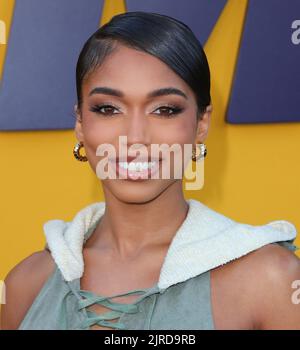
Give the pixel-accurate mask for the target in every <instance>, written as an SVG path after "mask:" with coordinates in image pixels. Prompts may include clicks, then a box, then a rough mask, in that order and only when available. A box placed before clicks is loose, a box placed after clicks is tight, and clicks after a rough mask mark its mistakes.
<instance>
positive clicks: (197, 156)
mask: <svg viewBox="0 0 300 350" xmlns="http://www.w3.org/2000/svg"><path fill="white" fill-rule="evenodd" d="M197 150H198V153H199V154H197ZM206 154H207V148H206V145H205V143H200V144H196V145H194V147H193V152H192V160H193V161H194V162H197V161H200V160H201V159H204V158H205V157H206Z"/></svg>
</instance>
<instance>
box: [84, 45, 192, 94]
mask: <svg viewBox="0 0 300 350" xmlns="http://www.w3.org/2000/svg"><path fill="white" fill-rule="evenodd" d="M99 85H105V86H110V87H114V88H118V89H120V90H124V92H125V93H126V94H129V95H130V93H131V92H132V93H136V92H137V91H138V92H139V93H145V94H147V93H148V92H149V91H150V90H153V89H155V88H159V87H165V86H169V85H171V86H173V87H177V88H180V89H181V90H183V91H184V92H185V93H186V95H192V94H193V92H192V90H191V89H190V87H189V86H188V84H186V82H185V81H184V80H183V79H182V78H181V77H180V76H179V75H178V74H176V73H175V72H174V71H173V70H172V69H171V68H170V67H169V66H168V65H167V64H165V63H164V62H163V61H162V60H160V59H159V58H157V57H155V56H153V55H150V54H148V53H146V52H143V51H138V50H135V49H132V48H128V47H126V46H123V45H118V46H117V47H116V49H115V51H113V53H111V54H110V55H109V56H108V57H107V58H106V59H105V60H104V62H103V63H102V64H101V66H100V67H98V68H97V69H96V70H95V71H94V72H92V73H91V74H90V75H89V76H88V78H87V79H86V81H85V82H84V84H83V89H92V88H93V87H96V86H99Z"/></svg>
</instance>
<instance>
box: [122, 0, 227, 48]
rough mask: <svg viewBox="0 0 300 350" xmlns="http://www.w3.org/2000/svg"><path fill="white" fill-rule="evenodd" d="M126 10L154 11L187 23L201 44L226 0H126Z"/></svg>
mask: <svg viewBox="0 0 300 350" xmlns="http://www.w3.org/2000/svg"><path fill="white" fill-rule="evenodd" d="M126 4H127V11H146V12H156V13H160V14H163V15H168V16H171V17H174V18H175V19H178V20H180V21H182V22H183V23H185V24H187V25H188V26H189V27H190V28H191V29H192V31H193V32H194V33H195V35H196V37H197V38H198V40H199V41H200V42H201V44H203V45H204V44H205V42H206V41H207V39H208V37H209V35H210V33H211V31H212V30H213V28H214V26H215V24H216V22H217V20H218V18H219V16H220V14H221V12H222V10H223V8H224V6H225V4H226V0H213V1H211V0H188V1H182V0H163V1H162V0H151V1H141V0H127V1H126Z"/></svg>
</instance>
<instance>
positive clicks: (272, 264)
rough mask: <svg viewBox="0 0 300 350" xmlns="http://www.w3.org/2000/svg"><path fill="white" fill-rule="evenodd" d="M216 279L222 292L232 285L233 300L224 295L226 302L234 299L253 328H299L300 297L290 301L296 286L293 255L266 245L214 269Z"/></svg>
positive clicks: (299, 276) (297, 267)
mask: <svg viewBox="0 0 300 350" xmlns="http://www.w3.org/2000/svg"><path fill="white" fill-rule="evenodd" d="M222 274H223V277H225V278H222ZM218 275H219V277H218ZM216 280H217V281H218V280H219V281H222V282H218V283H219V284H220V285H222V286H223V287H224V288H225V290H228V291H230V289H231V288H232V286H234V288H233V289H234V294H235V295H234V298H232V292H228V293H227V295H228V299H229V300H232V299H235V301H234V304H235V305H236V306H237V307H240V308H241V310H244V311H245V312H246V314H247V316H249V322H250V323H252V325H253V328H259V329H276V328H278V329H284V328H290V329H295V328H296V329H300V297H299V299H298V303H295V302H293V300H294V301H295V300H296V298H293V294H294V293H295V288H296V287H295V286H297V285H298V288H299V287H300V259H299V258H298V257H297V256H296V255H295V253H294V252H292V251H290V250H288V249H286V248H285V247H282V246H281V245H279V244H274V243H271V244H267V245H265V246H263V247H261V248H258V249H256V250H254V251H252V252H250V253H248V254H246V255H245V256H243V257H241V258H239V259H236V260H234V261H231V262H230V263H228V264H226V265H224V267H221V268H220V269H219V271H218V269H217V272H216ZM295 281H299V284H296V282H295ZM299 294H300V293H299ZM294 296H295V294H294ZM245 318H246V317H245ZM297 327H298V328H297Z"/></svg>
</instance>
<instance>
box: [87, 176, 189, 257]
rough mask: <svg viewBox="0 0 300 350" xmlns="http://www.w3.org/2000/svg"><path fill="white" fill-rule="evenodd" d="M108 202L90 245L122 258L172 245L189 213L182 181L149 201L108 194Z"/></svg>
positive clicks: (106, 194) (106, 196) (106, 201)
mask: <svg viewBox="0 0 300 350" xmlns="http://www.w3.org/2000/svg"><path fill="white" fill-rule="evenodd" d="M104 192H105V191H104ZM105 204H106V205H105V212H104V214H103V216H102V217H101V220H100V222H99V224H98V225H97V227H96V229H95V231H94V233H93V235H92V237H91V239H90V240H89V241H90V242H89V243H88V245H89V246H93V247H95V248H99V249H105V250H106V251H110V252H111V253H112V254H113V255H115V256H118V257H120V258H122V259H126V258H127V257H132V256H135V255H137V254H138V252H140V251H141V250H142V249H145V248H149V247H165V246H166V245H169V244H170V242H171V241H172V239H173V237H174V235H175V234H176V231H177V230H178V228H179V227H180V226H181V224H182V222H183V221H184V220H185V218H186V215H187V212H188V204H187V202H186V200H185V198H184V196H183V192H182V185H181V182H180V181H177V182H175V183H174V184H172V185H171V186H169V187H168V188H167V189H166V190H165V191H164V192H163V193H162V194H161V195H160V196H158V197H156V198H155V199H153V200H151V201H149V202H146V203H139V204H137V203H126V202H122V201H120V200H119V199H118V198H116V197H114V196H112V195H110V194H109V193H105Z"/></svg>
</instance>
